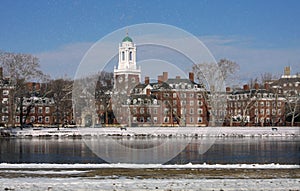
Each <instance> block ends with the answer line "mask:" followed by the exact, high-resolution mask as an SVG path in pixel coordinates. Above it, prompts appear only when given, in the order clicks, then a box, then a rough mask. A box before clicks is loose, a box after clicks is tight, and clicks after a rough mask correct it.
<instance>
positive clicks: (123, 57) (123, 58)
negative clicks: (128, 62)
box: [122, 51, 125, 61]
mask: <svg viewBox="0 0 300 191" xmlns="http://www.w3.org/2000/svg"><path fill="white" fill-rule="evenodd" d="M122 60H123V61H124V60H125V52H124V51H123V52H122Z"/></svg>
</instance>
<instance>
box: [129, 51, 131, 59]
mask: <svg viewBox="0 0 300 191" xmlns="http://www.w3.org/2000/svg"><path fill="white" fill-rule="evenodd" d="M129 60H132V52H131V51H130V52H129Z"/></svg>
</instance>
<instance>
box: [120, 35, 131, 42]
mask: <svg viewBox="0 0 300 191" xmlns="http://www.w3.org/2000/svg"><path fill="white" fill-rule="evenodd" d="M122 42H132V39H131V38H130V37H129V36H126V37H125V38H123V40H122Z"/></svg>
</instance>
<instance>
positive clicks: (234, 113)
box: [225, 84, 285, 126]
mask: <svg viewBox="0 0 300 191" xmlns="http://www.w3.org/2000/svg"><path fill="white" fill-rule="evenodd" d="M227 107H228V108H227V117H226V122H225V125H228V126H270V125H276V126H278V125H284V124H285V115H284V114H285V98H283V97H281V96H279V95H276V94H274V93H273V92H272V91H271V90H269V89H268V88H267V89H260V88H259V85H258V84H255V88H254V89H250V88H249V85H244V86H243V89H238V90H230V89H229V88H228V89H227Z"/></svg>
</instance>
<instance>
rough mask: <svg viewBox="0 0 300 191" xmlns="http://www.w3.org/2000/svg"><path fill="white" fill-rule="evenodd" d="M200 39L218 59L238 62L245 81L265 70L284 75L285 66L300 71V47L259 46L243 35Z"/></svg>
mask: <svg viewBox="0 0 300 191" xmlns="http://www.w3.org/2000/svg"><path fill="white" fill-rule="evenodd" d="M200 40H202V41H203V42H204V43H205V45H206V46H207V47H208V48H209V49H210V51H211V52H212V54H213V55H214V56H215V57H216V59H217V60H219V59H221V58H226V59H229V60H233V61H235V62H237V63H238V64H239V65H240V74H239V77H240V78H241V80H244V81H245V80H247V79H250V78H252V77H259V76H260V74H262V73H265V72H269V73H272V74H274V75H282V73H283V69H284V67H285V66H291V68H292V72H293V73H297V72H300V48H298V49H288V48H282V49H275V48H268V49H267V48H257V47H255V45H254V39H249V38H244V39H243V38H241V37H228V38H226V37H222V36H205V37H200Z"/></svg>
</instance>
